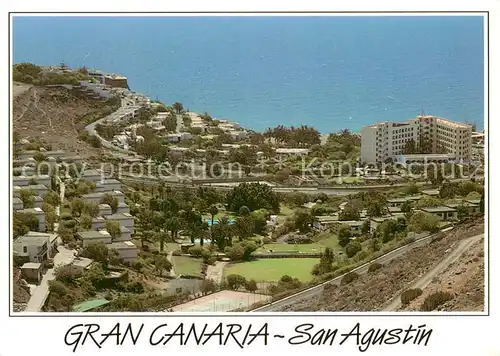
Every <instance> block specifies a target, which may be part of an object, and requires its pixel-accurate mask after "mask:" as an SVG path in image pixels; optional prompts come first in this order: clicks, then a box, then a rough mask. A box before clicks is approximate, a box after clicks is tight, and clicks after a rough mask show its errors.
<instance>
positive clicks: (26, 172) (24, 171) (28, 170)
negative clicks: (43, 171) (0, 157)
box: [12, 166, 36, 176]
mask: <svg viewBox="0 0 500 356" xmlns="http://www.w3.org/2000/svg"><path fill="white" fill-rule="evenodd" d="M12 172H13V174H16V173H17V174H19V175H21V176H31V175H33V174H35V172H36V168H35V167H30V166H22V167H14V168H12Z"/></svg>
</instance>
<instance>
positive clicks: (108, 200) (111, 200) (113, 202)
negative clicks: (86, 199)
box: [99, 193, 118, 214]
mask: <svg viewBox="0 0 500 356" xmlns="http://www.w3.org/2000/svg"><path fill="white" fill-rule="evenodd" d="M99 203H100V204H108V205H109V206H110V207H111V211H112V212H113V214H114V213H116V212H117V210H118V199H117V198H115V197H114V196H112V195H111V194H109V193H106V194H104V195H103V197H102V198H101V200H100V201H99Z"/></svg>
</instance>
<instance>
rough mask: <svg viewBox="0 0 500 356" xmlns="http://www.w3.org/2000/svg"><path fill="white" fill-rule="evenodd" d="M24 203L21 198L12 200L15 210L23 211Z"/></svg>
mask: <svg viewBox="0 0 500 356" xmlns="http://www.w3.org/2000/svg"><path fill="white" fill-rule="evenodd" d="M23 207H24V205H23V201H22V200H21V199H19V198H12V208H13V209H14V210H23Z"/></svg>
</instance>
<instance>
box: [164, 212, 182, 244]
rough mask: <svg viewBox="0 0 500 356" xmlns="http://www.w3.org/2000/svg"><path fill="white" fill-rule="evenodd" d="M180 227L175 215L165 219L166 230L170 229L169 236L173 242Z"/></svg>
mask: <svg viewBox="0 0 500 356" xmlns="http://www.w3.org/2000/svg"><path fill="white" fill-rule="evenodd" d="M180 227H181V220H180V219H179V218H178V217H176V216H172V217H170V218H168V219H167V220H166V221H165V228H166V229H167V230H168V231H170V237H171V239H172V242H175V239H176V238H177V234H178V232H179V229H180Z"/></svg>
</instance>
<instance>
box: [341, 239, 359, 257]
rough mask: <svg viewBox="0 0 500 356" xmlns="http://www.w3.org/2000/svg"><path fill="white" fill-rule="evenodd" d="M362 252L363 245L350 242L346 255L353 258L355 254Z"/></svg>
mask: <svg viewBox="0 0 500 356" xmlns="http://www.w3.org/2000/svg"><path fill="white" fill-rule="evenodd" d="M361 250H362V247H361V243H360V242H359V241H356V240H352V241H350V242H349V243H348V244H347V246H346V247H345V253H346V255H347V257H353V256H354V255H355V254H357V253H358V252H359V251H361Z"/></svg>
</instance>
